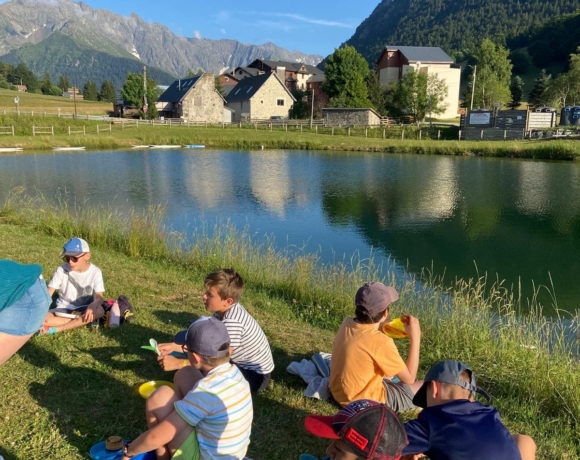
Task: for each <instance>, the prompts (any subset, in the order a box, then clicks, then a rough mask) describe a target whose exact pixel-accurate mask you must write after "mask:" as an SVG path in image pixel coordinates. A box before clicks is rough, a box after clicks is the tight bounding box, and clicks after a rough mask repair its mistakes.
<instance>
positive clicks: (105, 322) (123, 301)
mask: <svg viewBox="0 0 580 460" xmlns="http://www.w3.org/2000/svg"><path fill="white" fill-rule="evenodd" d="M116 302H117V304H118V305H119V313H120V315H119V316H120V324H123V323H130V322H131V321H133V318H134V317H135V315H134V310H133V305H131V302H129V299H128V298H127V296H125V295H120V296H119V298H118V299H117V300H116ZM114 303H115V300H113V299H108V300H105V301H104V302H103V304H102V307H103V310H105V316H103V317H102V318H101V319H100V320H99V323H100V325H101V326H105V327H109V319H110V316H111V308H112V307H113V304H114Z"/></svg>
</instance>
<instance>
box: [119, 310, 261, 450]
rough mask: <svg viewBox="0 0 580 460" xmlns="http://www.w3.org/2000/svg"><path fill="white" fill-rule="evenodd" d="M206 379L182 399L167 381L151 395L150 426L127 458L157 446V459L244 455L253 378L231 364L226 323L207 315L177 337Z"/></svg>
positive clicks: (190, 360)
mask: <svg viewBox="0 0 580 460" xmlns="http://www.w3.org/2000/svg"><path fill="white" fill-rule="evenodd" d="M175 342H176V343H177V344H178V345H180V346H181V347H182V348H183V351H184V352H185V353H187V359H188V360H189V362H190V364H191V366H192V367H193V368H195V369H196V370H198V371H199V372H200V373H201V375H202V378H201V380H199V381H198V382H196V384H195V386H194V387H193V389H192V390H191V391H190V392H189V393H187V395H186V396H185V398H183V400H180V398H179V397H178V396H177V394H176V393H175V392H174V391H173V390H172V389H171V388H169V387H167V386H163V387H161V388H159V389H158V390H157V391H155V393H153V394H152V395H151V396H150V397H149V399H147V403H146V409H145V414H146V417H147V425H148V427H149V430H148V431H146V432H145V433H143V434H142V435H141V436H139V437H138V438H137V439H135V440H134V441H133V442H131V443H130V444H127V445H125V447H124V448H123V457H122V460H127V459H130V458H132V457H134V456H135V455H138V454H140V453H144V452H149V451H151V450H154V449H155V450H156V454H157V458H158V459H169V458H180V459H183V460H194V459H200V458H201V459H202V460H210V459H215V458H220V459H223V460H234V459H242V458H244V456H245V455H246V451H247V449H248V444H249V443H250V432H251V428H252V418H253V408H252V397H251V395H250V387H249V385H248V382H246V380H245V379H244V376H243V375H242V373H241V372H240V371H239V369H238V368H237V367H236V366H234V365H233V364H231V363H230V351H229V350H230V340H229V336H228V331H227V330H226V328H225V326H224V324H223V323H222V322H221V321H219V320H218V319H216V318H211V317H209V318H208V317H204V318H200V319H198V320H197V321H195V322H194V323H193V324H192V325H191V326H189V329H188V330H187V331H185V333H183V331H182V332H181V333H179V334H177V335H176V336H175Z"/></svg>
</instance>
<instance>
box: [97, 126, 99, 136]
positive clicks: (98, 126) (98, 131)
mask: <svg viewBox="0 0 580 460" xmlns="http://www.w3.org/2000/svg"><path fill="white" fill-rule="evenodd" d="M97 134H99V125H97Z"/></svg>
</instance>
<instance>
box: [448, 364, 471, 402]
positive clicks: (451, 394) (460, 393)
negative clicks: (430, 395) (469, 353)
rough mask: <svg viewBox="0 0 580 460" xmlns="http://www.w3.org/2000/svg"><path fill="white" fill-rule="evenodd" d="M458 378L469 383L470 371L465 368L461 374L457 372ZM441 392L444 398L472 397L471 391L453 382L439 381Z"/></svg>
mask: <svg viewBox="0 0 580 460" xmlns="http://www.w3.org/2000/svg"><path fill="white" fill-rule="evenodd" d="M459 380H461V381H462V382H466V383H471V371H470V370H469V369H465V370H464V371H463V372H461V374H459ZM441 392H442V393H443V396H444V397H445V398H446V399H469V400H471V399H472V398H473V392H471V391H469V390H467V389H465V388H463V387H460V386H459V385H455V384H453V383H443V382H441Z"/></svg>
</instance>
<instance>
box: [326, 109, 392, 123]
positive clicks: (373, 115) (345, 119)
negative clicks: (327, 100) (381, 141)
mask: <svg viewBox="0 0 580 460" xmlns="http://www.w3.org/2000/svg"><path fill="white" fill-rule="evenodd" d="M322 118H323V120H324V124H325V125H331V126H333V125H341V126H357V125H358V126H380V125H381V119H382V117H381V115H380V114H379V113H378V112H376V111H375V110H374V109H347V108H326V109H322Z"/></svg>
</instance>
